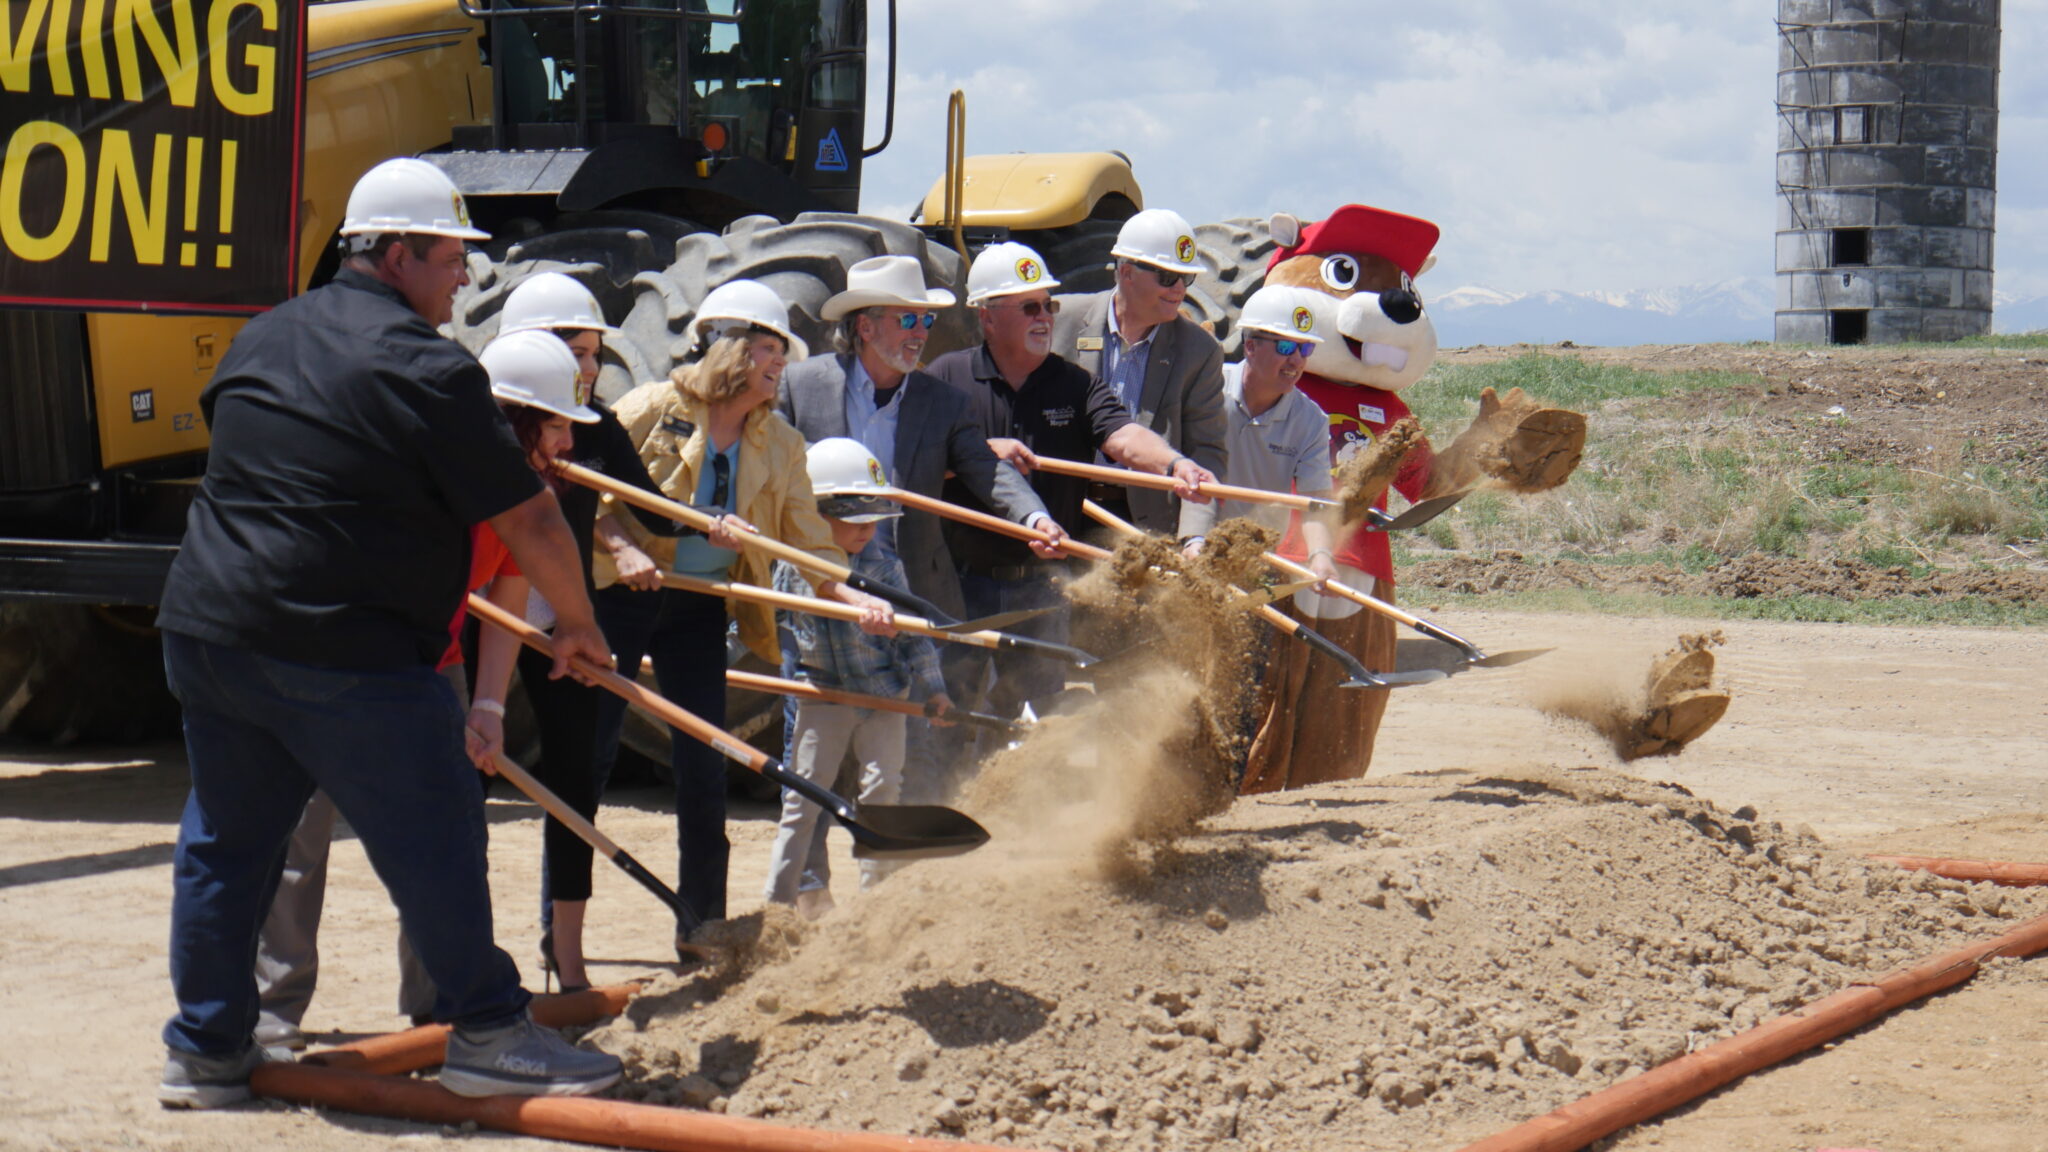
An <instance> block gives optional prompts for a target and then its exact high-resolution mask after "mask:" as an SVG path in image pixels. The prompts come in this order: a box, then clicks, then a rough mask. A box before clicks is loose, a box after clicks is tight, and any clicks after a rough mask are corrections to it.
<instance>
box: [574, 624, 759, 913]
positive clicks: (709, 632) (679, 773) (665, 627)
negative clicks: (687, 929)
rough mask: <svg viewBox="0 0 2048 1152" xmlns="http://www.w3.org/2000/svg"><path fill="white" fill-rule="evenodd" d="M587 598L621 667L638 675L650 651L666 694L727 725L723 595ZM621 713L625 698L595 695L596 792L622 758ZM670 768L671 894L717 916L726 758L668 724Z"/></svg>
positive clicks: (725, 845) (726, 852)
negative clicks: (672, 816)
mask: <svg viewBox="0 0 2048 1152" xmlns="http://www.w3.org/2000/svg"><path fill="white" fill-rule="evenodd" d="M592 599H593V601H594V603H595V604H596V607H597V623H598V627H600V628H602V629H603V630H604V635H605V639H606V640H607V641H609V642H610V643H611V646H612V653H613V655H615V656H617V657H618V661H619V670H620V671H621V672H624V673H626V674H627V675H632V674H634V673H636V672H638V671H639V669H640V660H641V657H643V656H652V657H653V658H654V678H655V681H656V682H657V683H658V684H660V686H661V694H662V695H663V696H666V697H668V698H669V699H670V700H671V701H673V702H675V703H676V704H679V705H681V706H682V707H684V708H686V709H688V710H689V711H691V712H693V713H695V714H696V715H697V716H698V717H699V718H701V719H704V720H707V721H709V722H711V723H713V724H716V725H718V726H719V727H721V728H723V727H725V601H723V600H720V599H718V598H717V597H714V596H700V595H698V594H697V593H695V592H679V591H677V590H675V589H673V588H664V589H662V590H661V591H659V592H635V591H633V590H632V589H629V588H625V587H623V586H621V585H613V586H612V587H610V588H606V589H603V590H602V591H600V592H598V593H597V594H596V595H595V596H594V597H592ZM625 711H626V703H625V701H623V700H621V699H619V698H618V697H617V696H613V695H611V694H610V693H606V694H605V696H604V698H603V699H601V700H599V701H598V718H597V722H598V729H597V731H598V739H597V774H596V779H597V782H598V786H599V790H600V793H601V792H602V788H603V784H604V782H605V781H606V780H609V779H610V778H611V770H612V765H613V764H614V763H616V762H617V760H618V750H619V726H620V724H621V723H622V722H623V721H624V719H625ZM669 765H670V767H671V768H672V769H673V771H674V774H675V780H676V855H677V857H678V863H677V873H676V893H677V894H678V895H680V896H681V897H682V898H683V902H684V903H686V904H688V905H689V906H690V909H691V911H693V912H695V913H696V914H697V917H698V919H700V920H722V919H724V918H725V873H726V865H727V860H728V858H729V857H730V855H731V852H732V848H731V844H730V843H729V842H728V841H727V840H726V837H725V757H724V756H722V755H720V754H719V753H718V752H716V751H714V750H712V748H711V746H710V745H708V744H705V743H703V742H702V741H699V740H698V739H697V738H696V737H694V736H691V735H689V734H688V733H686V732H681V731H678V730H676V729H674V728H671V729H669Z"/></svg>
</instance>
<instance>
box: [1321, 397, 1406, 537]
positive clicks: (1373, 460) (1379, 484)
mask: <svg viewBox="0 0 2048 1152" xmlns="http://www.w3.org/2000/svg"><path fill="white" fill-rule="evenodd" d="M1421 442H1422V425H1421V424H1420V423H1418V422H1417V421H1416V419H1415V417H1413V416H1403V417H1401V418H1400V419H1399V420H1396V421H1394V423H1393V426H1392V427H1390V428H1388V429H1387V431H1386V433H1385V434H1384V435H1382V436H1379V437H1377V438H1375V439H1374V440H1373V442H1372V444H1371V446H1370V447H1367V448H1366V449H1364V450H1363V451H1360V452H1356V453H1354V454H1352V456H1351V458H1350V459H1348V460H1346V461H1344V463H1343V464H1341V465H1339V466H1338V468H1337V476H1336V485H1337V504H1338V511H1337V516H1338V519H1339V520H1340V521H1342V523H1343V524H1345V525H1351V524H1356V523H1358V522H1359V521H1361V520H1364V519H1365V516H1366V513H1368V512H1370V511H1372V507H1373V505H1374V504H1377V503H1379V499H1380V497H1381V496H1383V495H1385V494H1386V491H1387V485H1389V484H1392V483H1393V482H1394V478H1395V477H1397V476H1399V475H1400V474H1401V464H1402V463H1403V462H1404V461H1406V460H1407V459H1408V453H1410V452H1412V451H1414V450H1415V446H1416V445H1417V444H1419V443H1421Z"/></svg>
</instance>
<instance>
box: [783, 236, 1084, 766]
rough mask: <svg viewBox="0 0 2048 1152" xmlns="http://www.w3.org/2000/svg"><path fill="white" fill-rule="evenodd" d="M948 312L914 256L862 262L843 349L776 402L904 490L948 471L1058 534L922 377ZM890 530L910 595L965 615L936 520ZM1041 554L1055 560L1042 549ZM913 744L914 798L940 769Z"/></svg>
mask: <svg viewBox="0 0 2048 1152" xmlns="http://www.w3.org/2000/svg"><path fill="white" fill-rule="evenodd" d="M952 306H953V294H952V293H951V292H948V291H946V290H945V289H943V288H926V287H925V282H924V269H923V268H922V267H921V266H920V265H919V264H918V262H917V261H916V260H915V259H913V258H912V257H909V256H876V257H872V258H870V259H867V260H863V261H861V262H860V263H858V264H855V265H854V266H853V267H851V268H849V269H847V271H846V291H844V292H841V293H839V294H838V295H836V296H834V297H832V298H831V299H829V300H827V301H825V307H824V309H823V311H822V313H821V315H822V317H823V318H824V320H825V322H826V323H827V324H836V325H837V326H838V328H837V330H836V332H835V334H834V335H835V338H836V343H837V344H838V353H837V354H836V355H833V356H814V357H812V358H810V359H808V360H804V361H801V362H799V363H796V364H792V365H790V367H789V368H788V369H787V370H785V371H784V372H783V374H782V383H781V387H780V388H779V390H778V391H779V395H778V396H777V397H776V405H777V407H778V409H779V410H780V411H781V413H782V416H783V418H784V419H786V420H788V421H789V422H790V423H791V424H794V425H796V430H797V431H799V432H801V433H803V437H804V441H805V442H806V443H811V444H815V443H817V442H818V441H820V440H824V439H827V438H829V437H834V436H844V437H847V438H850V439H853V440H858V441H860V442H861V443H862V444H864V445H866V446H867V449H868V451H870V452H872V453H874V454H875V459H877V460H879V461H881V462H882V467H883V468H884V469H885V470H886V471H887V473H888V477H889V483H890V484H891V485H893V486H895V487H897V488H901V489H904V490H905V491H908V492H916V493H920V494H922V495H925V496H931V497H934V498H936V497H938V496H939V495H940V492H941V490H942V489H943V488H944V487H945V485H946V478H947V476H948V475H951V476H953V477H956V478H957V479H958V480H959V482H960V483H961V484H962V485H963V486H965V487H966V488H967V490H968V491H970V492H972V493H973V494H974V496H975V498H976V499H978V500H980V501H981V502H982V504H983V505H984V506H986V507H988V508H989V509H992V510H993V511H994V512H995V513H996V514H997V515H999V516H1003V517H1005V518H1007V519H1010V520H1014V521H1016V522H1017V523H1019V524H1028V525H1033V526H1035V527H1039V528H1043V529H1045V530H1046V531H1048V532H1051V533H1052V534H1053V535H1054V536H1055V537H1058V536H1061V535H1063V532H1062V530H1061V527H1060V525H1059V524H1057V523H1055V522H1054V521H1053V520H1052V518H1051V517H1049V516H1047V515H1046V511H1045V505H1044V504H1043V503H1042V502H1040V500H1039V499H1038V496H1037V494H1036V493H1034V492H1033V491H1032V489H1031V484H1030V482H1029V481H1027V480H1025V479H1024V476H1023V474H1022V473H1020V472H1018V471H1017V470H1016V469H1015V468H1013V467H1011V466H1010V465H1008V464H1005V463H1003V462H1002V461H1000V460H998V459H996V455H995V453H994V452H993V451H991V450H990V449H989V446H988V440H987V438H986V437H985V435H984V434H983V433H982V431H981V428H980V426H979V425H978V424H977V423H976V422H975V420H974V418H973V416H972V414H971V413H969V412H968V409H967V402H966V400H965V398H964V397H962V396H961V395H960V393H959V392H957V391H955V390H954V389H952V388H949V387H947V386H946V384H945V383H944V382H943V381H940V380H937V379H935V378H933V377H931V376H928V375H926V374H925V373H924V372H922V371H920V370H919V368H920V364H919V361H920V359H921V357H922V356H923V354H924V346H925V340H926V337H927V334H928V333H929V332H930V330H931V326H932V324H933V323H934V322H935V321H936V320H937V318H938V314H939V310H940V309H942V308H949V307H952ZM885 524H886V527H885V529H884V530H883V531H880V532H877V533H876V534H875V539H874V542H873V543H871V544H870V545H868V547H869V549H871V550H875V551H876V553H877V554H878V555H881V556H887V557H893V558H895V559H898V560H901V561H902V562H903V567H904V569H905V572H906V574H907V576H908V578H909V581H910V590H911V591H912V592H915V593H917V594H918V595H919V596H922V597H924V598H925V599H927V600H930V601H931V602H932V603H934V604H936V605H938V606H939V607H940V608H943V609H945V610H946V611H947V612H950V613H952V614H953V615H954V616H959V615H961V614H962V613H963V612H964V611H965V609H964V607H963V606H962V601H961V596H960V578H959V576H958V574H957V573H956V572H955V570H954V566H953V557H952V554H951V553H950V552H949V551H948V550H947V548H946V537H945V535H944V533H943V532H941V530H940V527H939V519H938V517H936V516H933V515H932V514H931V513H929V512H920V511H917V510H916V509H910V508H906V509H904V511H903V516H902V517H901V518H900V519H897V520H893V521H887V522H885ZM1033 547H1034V548H1035V549H1036V548H1038V547H1039V546H1037V545H1034V546H1033ZM1042 554H1043V555H1045V556H1047V557H1051V556H1054V555H1057V554H1058V552H1057V550H1056V549H1053V548H1050V547H1046V548H1044V549H1043V550H1042ZM913 727H914V728H923V727H925V726H924V725H923V724H917V725H914V726H913ZM911 746H912V752H911V757H910V762H909V764H908V767H907V771H906V774H905V775H906V780H905V783H906V785H908V787H909V789H910V791H911V792H912V793H919V792H921V791H923V790H924V789H925V787H926V786H927V785H929V784H930V783H931V781H930V776H931V775H932V773H933V772H934V771H935V769H936V765H934V764H933V763H932V762H931V759H930V757H929V756H928V755H925V754H923V750H924V748H925V747H926V742H925V739H924V736H923V735H922V734H918V733H913V735H912V737H911Z"/></svg>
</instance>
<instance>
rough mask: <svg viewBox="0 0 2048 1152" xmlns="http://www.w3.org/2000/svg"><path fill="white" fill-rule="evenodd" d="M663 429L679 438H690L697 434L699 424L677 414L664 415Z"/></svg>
mask: <svg viewBox="0 0 2048 1152" xmlns="http://www.w3.org/2000/svg"><path fill="white" fill-rule="evenodd" d="M661 430H662V431H663V432H666V433H668V434H669V435H671V436H673V437H675V438H676V439H678V440H688V439H689V438H690V437H692V436H695V435H696V434H697V426H696V425H695V424H692V423H690V422H689V421H687V420H683V419H679V418H677V417H675V416H665V417H663V418H662V421H661Z"/></svg>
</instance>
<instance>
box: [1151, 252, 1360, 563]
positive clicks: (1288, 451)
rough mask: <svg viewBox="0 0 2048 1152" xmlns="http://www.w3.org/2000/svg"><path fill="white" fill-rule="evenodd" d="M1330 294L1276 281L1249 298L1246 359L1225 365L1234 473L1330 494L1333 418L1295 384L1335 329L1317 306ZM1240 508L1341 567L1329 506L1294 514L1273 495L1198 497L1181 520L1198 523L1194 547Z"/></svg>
mask: <svg viewBox="0 0 2048 1152" xmlns="http://www.w3.org/2000/svg"><path fill="white" fill-rule="evenodd" d="M1328 299H1329V297H1327V296H1323V295H1322V294H1321V293H1318V292H1310V291H1309V290H1307V289H1305V288H1292V287H1286V286H1283V285H1278V284H1269V285H1267V286H1265V287H1264V288H1261V289H1259V290H1258V291H1257V292H1254V293H1252V295H1251V299H1249V300H1246V301H1245V303H1244V310H1243V311H1242V312H1241V313H1239V314H1238V321H1237V326H1238V329H1239V331H1241V332H1243V333H1244V361H1243V362H1242V363H1238V364H1230V365H1226V366H1225V367H1224V369H1223V412H1224V419H1225V421H1226V426H1227V428H1228V432H1227V435H1228V438H1229V439H1228V444H1229V448H1230V470H1229V472H1228V473H1227V474H1225V476H1224V482H1225V483H1228V484H1235V485H1237V486H1239V487H1243V488H1258V489H1261V490H1263V491H1267V492H1295V493H1299V494H1301V495H1304V496H1326V495H1328V493H1329V491H1330V487H1331V475H1330V425H1329V418H1328V417H1327V416H1325V415H1323V410H1322V409H1321V408H1318V407H1317V406H1316V403H1315V401H1313V400H1310V399H1309V398H1308V397H1307V396H1305V395H1303V394H1302V393H1301V390H1300V389H1298V388H1296V387H1295V383H1296V381H1298V380H1300V379H1301V374H1302V372H1303V371H1304V370H1305V369H1306V367H1307V365H1308V360H1309V357H1310V356H1312V355H1314V353H1315V349H1316V345H1317V344H1318V343H1320V342H1321V341H1322V340H1323V339H1324V337H1325V334H1326V332H1327V330H1328V323H1329V322H1328V321H1327V320H1324V319H1322V318H1321V315H1320V313H1318V311H1317V306H1318V303H1319V302H1321V301H1327V300H1328ZM1325 306H1327V305H1325ZM1238 517H1243V518H1246V519H1250V520H1254V521H1257V522H1259V523H1261V524H1264V525H1266V526H1267V527H1270V528H1272V529H1273V530H1274V531H1275V532H1276V533H1279V534H1282V535H1284V536H1285V537H1286V543H1285V544H1283V546H1282V551H1283V552H1284V553H1286V554H1288V555H1292V556H1294V557H1296V558H1298V559H1302V560H1303V562H1305V563H1306V564H1307V565H1308V566H1309V567H1311V568H1313V569H1315V573H1316V575H1317V576H1320V577H1322V578H1323V579H1325V580H1328V579H1330V578H1331V577H1333V576H1335V575H1336V574H1337V567H1336V562H1335V560H1334V559H1333V558H1332V556H1331V549H1330V526H1329V524H1327V523H1325V522H1324V520H1323V518H1322V517H1319V516H1301V517H1296V516H1293V515H1291V514H1290V513H1289V512H1288V510H1287V509H1286V508H1284V507H1280V506H1278V505H1273V504H1254V503H1251V502H1249V501H1244V500H1222V501H1218V502H1216V503H1212V504H1190V505H1188V508H1187V512H1186V514H1185V515H1183V516H1182V517H1181V523H1182V524H1183V525H1185V526H1187V527H1188V528H1191V529H1192V530H1193V531H1192V532H1191V534H1190V535H1191V539H1190V540H1189V541H1188V548H1189V550H1190V552H1193V551H1196V550H1199V549H1200V547H1201V542H1202V537H1203V536H1205V535H1207V533H1208V531H1209V528H1210V527H1211V526H1212V525H1213V524H1214V523H1215V522H1216V521H1218V520H1229V519H1234V518H1238ZM1296 524H1298V528H1294V525H1296ZM1291 529H1292V530H1291Z"/></svg>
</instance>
